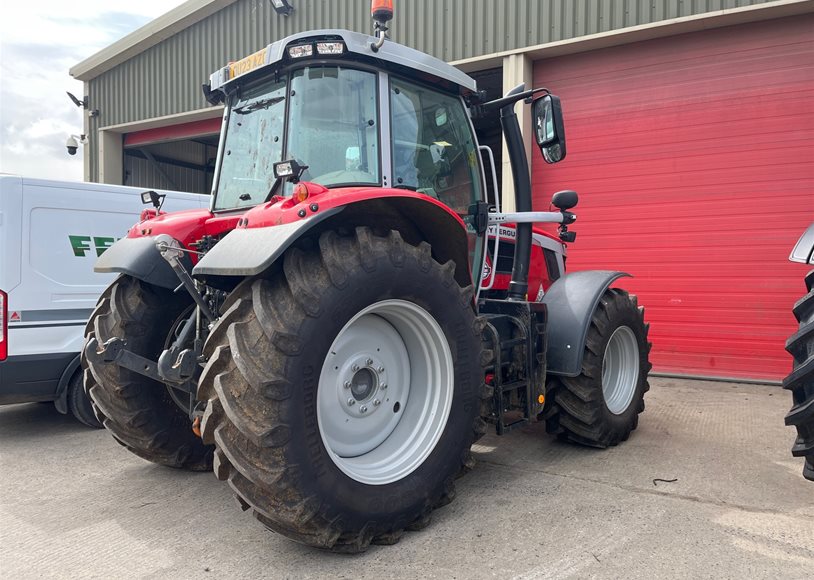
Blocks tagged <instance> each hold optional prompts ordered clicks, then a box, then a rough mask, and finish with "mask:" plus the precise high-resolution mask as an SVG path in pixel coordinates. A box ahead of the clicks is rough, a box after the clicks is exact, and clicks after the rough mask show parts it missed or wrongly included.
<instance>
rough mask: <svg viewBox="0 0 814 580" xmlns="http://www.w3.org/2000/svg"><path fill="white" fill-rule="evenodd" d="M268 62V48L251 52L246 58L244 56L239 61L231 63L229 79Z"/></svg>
mask: <svg viewBox="0 0 814 580" xmlns="http://www.w3.org/2000/svg"><path fill="white" fill-rule="evenodd" d="M264 64H266V49H265V48H264V49H263V50H258V51H257V52H255V53H254V54H250V55H249V56H247V57H246V58H242V59H240V60H239V61H237V62H233V63H232V64H230V65H229V79H233V78H235V77H239V76H240V75H244V74H246V73H247V72H249V71H253V70H254V69H256V68H258V67H261V66H263V65H264Z"/></svg>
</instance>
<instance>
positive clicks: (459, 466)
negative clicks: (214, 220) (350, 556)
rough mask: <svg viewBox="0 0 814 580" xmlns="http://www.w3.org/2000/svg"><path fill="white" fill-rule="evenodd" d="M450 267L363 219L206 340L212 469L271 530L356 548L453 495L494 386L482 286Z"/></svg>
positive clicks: (240, 299) (248, 290)
mask: <svg viewBox="0 0 814 580" xmlns="http://www.w3.org/2000/svg"><path fill="white" fill-rule="evenodd" d="M309 242H310V246H309V245H308V243H309ZM454 272H455V265H454V263H453V262H447V263H446V264H444V265H442V264H440V263H438V262H437V261H435V260H434V259H433V257H432V251H431V248H430V246H429V245H428V244H426V243H420V244H419V245H418V246H412V245H409V244H407V243H405V242H404V241H403V240H402V238H401V236H400V235H399V233H398V232H395V231H391V232H389V233H388V235H386V236H378V235H374V234H373V233H372V232H371V230H369V229H367V228H362V227H360V228H357V229H356V231H355V232H354V234H353V235H348V236H340V235H339V234H337V233H335V232H327V233H324V234H322V235H321V236H320V238H319V240H318V243H317V242H316V241H308V240H306V241H305V242H304V243H302V244H301V245H300V247H298V248H293V249H291V250H289V251H288V252H287V253H286V255H285V257H284V260H283V267H282V268H281V269H279V270H278V271H277V272H275V273H274V274H272V276H271V277H270V279H258V280H253V281H247V282H244V283H243V284H241V285H240V286H238V288H237V289H236V290H235V291H234V292H233V293H232V295H231V296H230V298H229V299H228V300H227V304H226V306H225V308H226V311H225V313H224V315H223V316H222V317H221V319H220V320H219V322H218V323H217V325H216V326H215V328H213V330H212V332H211V334H210V336H209V339H208V341H207V344H206V346H205V348H204V355H205V356H207V357H208V359H209V361H208V363H207V366H206V368H205V369H204V372H203V375H202V376H201V380H200V383H199V391H198V398H199V399H201V400H206V401H208V404H207V408H206V412H205V414H204V419H203V421H202V425H201V430H202V435H203V437H204V441H206V442H207V443H214V444H215V445H216V451H215V461H214V471H215V474H216V476H217V477H218V478H219V479H222V480H227V481H228V482H229V484H230V486H231V487H232V489H233V490H234V492H235V494H236V495H237V498H238V501H239V503H240V504H241V505H242V506H243V507H244V509H251V510H252V512H253V513H254V515H255V516H256V517H257V518H258V519H259V520H260V521H261V522H263V523H264V524H265V525H266V526H267V527H268V528H269V529H271V530H273V531H276V532H279V533H281V534H283V535H285V536H288V537H289V538H291V539H293V540H295V541H298V542H302V543H305V544H308V545H311V546H315V547H319V548H325V549H331V550H334V551H340V552H359V551H363V550H365V549H366V548H367V547H368V545H369V544H370V543H371V542H373V543H382V544H389V543H394V542H396V541H398V539H399V537H400V536H401V534H402V533H403V531H404V530H405V529H417V528H419V527H423V526H424V525H426V524H427V523H428V522H429V516H430V512H431V511H432V510H433V508H435V507H437V506H439V505H443V504H445V503H447V502H449V501H450V500H451V499H452V497H453V494H454V479H455V477H456V476H457V475H458V474H459V473H461V472H462V471H465V470H466V468H468V467H469V465H470V464H471V456H470V452H469V449H470V446H471V444H472V442H473V440H474V439H475V437H476V435H478V434H479V433H481V432H482V431H483V430H484V429H485V424H484V422H483V421H482V420H481V419H480V403H481V397H483V396H487V393H486V389H485V388H483V387H484V385H483V379H484V373H483V367H482V363H481V337H480V327H479V323H478V322H477V320H476V317H475V314H474V310H473V305H472V287H471V286H468V287H466V288H462V287H461V286H459V285H458V283H457V282H456V280H455V277H454Z"/></svg>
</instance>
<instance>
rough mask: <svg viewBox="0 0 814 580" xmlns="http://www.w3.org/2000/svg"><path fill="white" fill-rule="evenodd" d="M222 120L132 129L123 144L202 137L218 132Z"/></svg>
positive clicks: (130, 145)
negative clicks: (140, 129) (139, 129)
mask: <svg viewBox="0 0 814 580" xmlns="http://www.w3.org/2000/svg"><path fill="white" fill-rule="evenodd" d="M222 121H223V120H222V118H221V117H217V118H215V119H206V120H204V121H193V122H191V123H179V124H177V125H169V126H167V127H157V128H155V129H145V130H144V131H134V132H133V133H127V134H126V135H125V136H124V146H125V147H135V146H137V145H147V144H149V143H162V142H165V141H177V140H179V139H191V138H192V137H202V136H204V135H217V134H218V133H220V128H221V123H222Z"/></svg>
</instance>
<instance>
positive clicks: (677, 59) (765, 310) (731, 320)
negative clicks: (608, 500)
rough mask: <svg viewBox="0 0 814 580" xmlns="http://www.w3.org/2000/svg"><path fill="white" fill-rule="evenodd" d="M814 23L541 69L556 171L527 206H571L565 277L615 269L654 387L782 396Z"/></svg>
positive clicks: (812, 109) (724, 34)
mask: <svg viewBox="0 0 814 580" xmlns="http://www.w3.org/2000/svg"><path fill="white" fill-rule="evenodd" d="M812 29H814V16H813V15H807V16H804V17H798V18H790V19H789V18H786V19H780V20H774V21H767V22H762V23H755V24H749V25H742V26H734V27H729V28H722V29H718V30H716V31H715V33H714V34H710V33H709V32H699V33H693V34H687V35H682V36H676V37H672V38H667V39H659V40H652V41H648V42H643V43H638V44H632V45H628V46H622V47H617V48H613V49H606V50H602V51H597V52H594V53H590V52H587V53H583V54H576V55H571V56H566V57H560V58H555V59H550V60H546V61H544V62H541V63H540V64H538V65H537V67H536V69H535V81H536V83H537V84H538V85H544V86H547V87H550V88H551V89H552V91H554V92H556V93H557V94H559V95H560V96H561V97H562V99H563V111H564V114H565V121H566V132H567V134H568V158H567V159H566V160H565V161H564V162H562V163H561V164H559V165H556V166H545V164H544V163H543V162H542V161H541V160H540V158H539V156H535V159H534V162H533V180H534V183H535V184H537V187H536V189H535V206H536V207H537V208H538V209H544V208H547V207H548V200H549V199H550V195H551V194H552V193H553V192H555V191H557V190H559V189H575V190H577V191H578V192H579V194H580V203H579V206H577V208H576V210H575V211H576V212H577V213H578V215H579V220H578V221H577V223H576V230H575V231H577V232H578V234H579V235H578V238H577V241H576V243H575V244H574V245H573V246H572V247H571V251H570V253H569V268H571V269H574V270H582V269H593V268H597V269H620V270H624V271H627V272H630V273H631V274H633V275H634V276H635V278H633V279H631V280H626V281H624V284H623V286H625V287H628V288H630V289H632V290H633V292H634V293H636V294H638V296H639V300H640V303H641V304H642V305H644V306H645V307H646V308H647V317H648V319H649V321H650V322H651V325H652V326H651V331H650V337H651V340H652V341H653V353H652V360H653V363H654V365H655V369H656V370H657V371H664V372H677V373H689V374H699V375H707V376H725V377H736V378H737V377H745V378H754V379H770V380H779V379H781V378H782V377H783V376H784V375H785V374H786V373H787V372H788V370H789V368H790V366H789V365H790V362H789V358H788V355H787V353H786V352H785V351H784V349H783V344H784V341H785V338H786V337H787V336H789V335H790V334H792V332H793V331H794V330H795V324H794V319H793V318H792V316H791V314H790V308H791V305H792V304H793V303H794V301H795V299H796V298H797V297H798V295H799V293H800V268H799V266H797V265H795V264H791V263H789V262H788V260H787V257H788V254H789V252H790V250H791V248H792V246H793V245H794V243H795V241H796V239H797V236H798V235H799V234H800V232H802V231H804V230H805V228H806V227H807V226H808V224H809V223H810V222H811V219H812V216H814V195H812V191H814V164H812V150H814V104H812V103H814V59H812V55H813V54H814V36H812V34H811V31H812Z"/></svg>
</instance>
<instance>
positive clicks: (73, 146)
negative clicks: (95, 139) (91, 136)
mask: <svg viewBox="0 0 814 580" xmlns="http://www.w3.org/2000/svg"><path fill="white" fill-rule="evenodd" d="M77 139H78V141H77ZM80 143H81V144H82V145H87V143H88V139H87V137H85V136H84V135H69V136H68V140H67V141H66V142H65V148H66V149H67V150H68V155H76V150H77V149H79V144H80Z"/></svg>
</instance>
